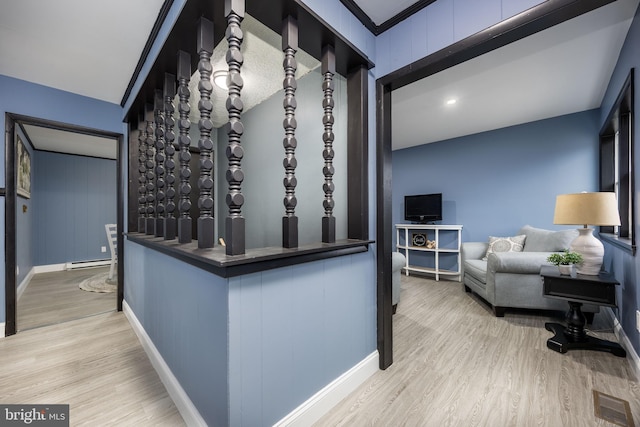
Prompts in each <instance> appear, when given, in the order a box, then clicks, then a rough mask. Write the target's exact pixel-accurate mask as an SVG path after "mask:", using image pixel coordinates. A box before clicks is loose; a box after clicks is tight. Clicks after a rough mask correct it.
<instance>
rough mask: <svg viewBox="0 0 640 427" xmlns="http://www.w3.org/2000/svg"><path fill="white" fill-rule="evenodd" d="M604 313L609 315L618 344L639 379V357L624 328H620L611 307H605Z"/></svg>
mask: <svg viewBox="0 0 640 427" xmlns="http://www.w3.org/2000/svg"><path fill="white" fill-rule="evenodd" d="M604 313H606V315H607V317H609V319H610V320H611V322H612V323H613V331H614V332H615V334H616V337H617V338H618V341H620V345H622V347H623V348H624V349H625V350H626V352H627V358H628V359H629V362H630V363H631V367H632V368H633V370H634V372H635V375H636V379H637V380H638V381H640V357H638V353H636V351H635V349H634V348H633V346H632V345H631V341H630V340H629V337H628V336H627V334H626V333H625V332H624V329H622V325H621V324H620V322H619V321H618V318H617V317H616V316H615V315H614V314H613V310H612V309H611V307H605V309H604Z"/></svg>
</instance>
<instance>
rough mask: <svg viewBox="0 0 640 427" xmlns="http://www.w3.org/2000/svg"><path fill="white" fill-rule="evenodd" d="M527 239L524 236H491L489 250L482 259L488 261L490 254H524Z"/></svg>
mask: <svg viewBox="0 0 640 427" xmlns="http://www.w3.org/2000/svg"><path fill="white" fill-rule="evenodd" d="M526 238H527V236H525V235H524V234H521V235H519V236H512V237H494V236H489V248H488V249H487V253H486V255H485V256H484V258H482V259H483V260H484V261H486V260H487V257H488V256H489V254H490V253H495V252H522V249H524V241H525V239H526Z"/></svg>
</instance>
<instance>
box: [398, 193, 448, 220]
mask: <svg viewBox="0 0 640 427" xmlns="http://www.w3.org/2000/svg"><path fill="white" fill-rule="evenodd" d="M404 219H405V221H411V222H419V223H428V222H432V221H441V220H442V193H434V194H418V195H414V196H404Z"/></svg>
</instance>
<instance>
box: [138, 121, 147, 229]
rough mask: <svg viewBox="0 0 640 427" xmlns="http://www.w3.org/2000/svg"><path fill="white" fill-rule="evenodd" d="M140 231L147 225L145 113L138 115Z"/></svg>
mask: <svg viewBox="0 0 640 427" xmlns="http://www.w3.org/2000/svg"><path fill="white" fill-rule="evenodd" d="M137 132H138V135H137V136H138V172H139V174H138V175H139V176H138V233H145V230H146V226H147V166H146V163H147V157H146V156H147V142H146V139H147V136H146V130H145V122H144V113H141V114H140V115H139V117H138V130H137Z"/></svg>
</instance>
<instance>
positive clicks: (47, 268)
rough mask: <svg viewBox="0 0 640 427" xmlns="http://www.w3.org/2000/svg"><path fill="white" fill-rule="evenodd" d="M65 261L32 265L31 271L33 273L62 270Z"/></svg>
mask: <svg viewBox="0 0 640 427" xmlns="http://www.w3.org/2000/svg"><path fill="white" fill-rule="evenodd" d="M66 265H67V263H66V262H65V263H62V264H48V265H34V266H33V272H34V274H40V273H52V272H54V271H64V270H65V267H66Z"/></svg>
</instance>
